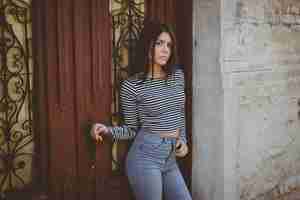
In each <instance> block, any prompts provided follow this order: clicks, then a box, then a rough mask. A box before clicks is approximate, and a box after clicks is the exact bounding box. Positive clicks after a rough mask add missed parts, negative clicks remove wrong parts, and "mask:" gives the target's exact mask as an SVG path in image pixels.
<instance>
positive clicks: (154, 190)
mask: <svg viewBox="0 0 300 200" xmlns="http://www.w3.org/2000/svg"><path fill="white" fill-rule="evenodd" d="M175 142H176V141H175V139H174V138H161V137H160V136H159V135H158V134H153V133H150V132H148V131H146V130H145V129H143V128H142V129H140V130H139V132H138V134H137V136H136V138H135V140H134V142H133V144H132V146H131V148H130V150H129V152H128V156H127V160H126V172H127V176H128V179H129V183H130V185H131V188H132V190H133V192H134V195H135V197H136V200H162V199H163V196H164V200H191V199H192V198H191V195H190V193H189V191H188V189H187V187H186V184H185V182H184V179H183V177H182V175H181V173H180V171H179V168H178V166H177V162H176V156H175V152H174V146H175Z"/></svg>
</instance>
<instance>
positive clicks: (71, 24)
mask: <svg viewBox="0 0 300 200" xmlns="http://www.w3.org/2000/svg"><path fill="white" fill-rule="evenodd" d="M33 38H34V41H33V42H34V57H35V75H34V76H35V79H34V85H35V89H34V92H35V96H36V103H37V104H36V112H35V113H36V114H35V119H36V123H35V128H36V132H37V137H38V138H37V148H36V149H37V151H36V152H37V154H38V160H37V163H38V164H39V168H40V169H41V170H40V176H41V177H42V178H41V179H40V180H39V183H40V184H41V185H42V188H43V190H46V191H47V192H48V196H49V199H51V200H64V199H77V200H83V199H87V200H89V199H90V200H93V199H108V198H109V199H119V197H116V198H111V195H112V193H113V187H112V186H113V184H111V181H110V180H111V178H110V177H111V157H110V155H111V153H110V151H111V143H110V142H105V143H104V144H102V145H97V146H96V149H93V148H91V147H93V143H91V141H90V140H89V139H90V137H89V136H88V134H89V133H88V129H89V125H90V124H91V123H93V122H96V121H97V122H100V121H101V122H105V123H108V122H109V121H110V119H109V118H110V116H111V109H110V108H111V96H112V94H111V92H112V87H111V24H110V15H109V0H105V1H99V0H85V1H82V0H63V1H61V0H45V1H34V2H33ZM92 152H96V156H95V157H92V156H91V155H92V154H91V153H92ZM123 188H124V191H125V192H127V189H126V187H123ZM124 196H128V194H125V195H124ZM124 199H126V198H124Z"/></svg>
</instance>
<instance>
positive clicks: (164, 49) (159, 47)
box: [153, 32, 172, 66]
mask: <svg viewBox="0 0 300 200" xmlns="http://www.w3.org/2000/svg"><path fill="white" fill-rule="evenodd" d="M171 51H172V39H171V37H170V35H169V33H167V32H162V33H161V34H160V35H159V36H158V38H157V40H156V41H155V45H154V60H153V61H154V65H159V66H164V65H166V64H167V62H168V60H169V58H170V57H171Z"/></svg>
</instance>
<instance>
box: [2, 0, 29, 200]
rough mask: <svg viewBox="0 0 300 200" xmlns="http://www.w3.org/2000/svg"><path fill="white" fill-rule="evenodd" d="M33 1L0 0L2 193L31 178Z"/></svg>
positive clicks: (23, 184)
mask: <svg viewBox="0 0 300 200" xmlns="http://www.w3.org/2000/svg"><path fill="white" fill-rule="evenodd" d="M31 94H32V55H31V0H0V192H1V194H2V195H3V194H4V193H5V192H7V191H15V190H18V189H22V188H24V187H25V186H27V185H28V184H30V183H31V181H32V158H33V148H34V143H33V137H34V135H33V131H32V95H31Z"/></svg>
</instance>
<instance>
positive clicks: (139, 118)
mask: <svg viewBox="0 0 300 200" xmlns="http://www.w3.org/2000/svg"><path fill="white" fill-rule="evenodd" d="M184 87H185V84H184V73H183V70H182V69H181V68H179V67H176V69H175V70H174V72H173V74H172V75H170V76H169V77H168V80H167V81H165V80H163V79H151V78H146V80H145V81H144V82H143V81H142V80H141V79H138V78H137V77H136V76H133V77H130V78H128V79H126V80H124V81H123V82H122V84H121V89H120V103H121V112H122V114H123V117H124V124H123V125H121V126H112V127H108V128H109V130H110V133H111V134H112V137H113V138H114V139H117V140H119V139H131V138H134V137H135V135H136V134H137V132H138V129H139V128H141V127H142V128H145V129H147V130H149V132H151V133H153V134H155V133H158V132H168V131H175V130H176V129H178V128H179V132H180V139H181V140H183V141H184V142H186V130H185V93H184Z"/></svg>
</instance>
